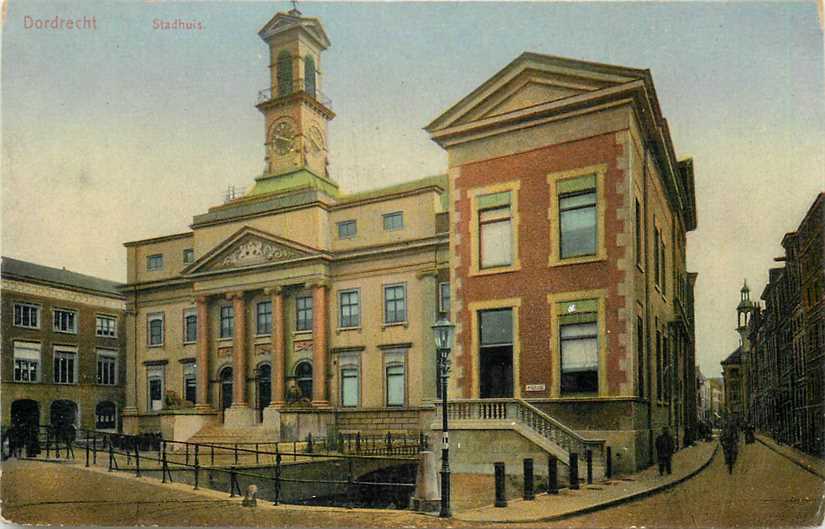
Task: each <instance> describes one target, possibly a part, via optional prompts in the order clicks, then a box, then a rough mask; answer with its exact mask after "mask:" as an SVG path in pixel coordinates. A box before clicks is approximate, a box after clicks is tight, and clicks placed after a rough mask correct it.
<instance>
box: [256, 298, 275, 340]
mask: <svg viewBox="0 0 825 529" xmlns="http://www.w3.org/2000/svg"><path fill="white" fill-rule="evenodd" d="M266 303H269V332H263V333H262V332H261V329H260V326H261V325H260V323H261V321H260V319H259V317H260V315H261V312H260V307H261V305H264V304H266ZM273 316H274V314H272V300H269V299H264V300H261V301H258V302H256V303H255V336H272V326H273V324H274V323H275V321H274V320H273V318H272V317H273Z"/></svg>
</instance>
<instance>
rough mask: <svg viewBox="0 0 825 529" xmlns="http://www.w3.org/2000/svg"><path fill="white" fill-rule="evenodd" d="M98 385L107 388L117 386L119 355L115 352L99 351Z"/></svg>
mask: <svg viewBox="0 0 825 529" xmlns="http://www.w3.org/2000/svg"><path fill="white" fill-rule="evenodd" d="M97 383H98V384H103V385H106V386H114V385H115V384H117V353H116V352H115V351H109V350H101V349H98V351H97Z"/></svg>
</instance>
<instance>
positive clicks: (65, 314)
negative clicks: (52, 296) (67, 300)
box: [52, 309, 77, 334]
mask: <svg viewBox="0 0 825 529" xmlns="http://www.w3.org/2000/svg"><path fill="white" fill-rule="evenodd" d="M52 312H53V313H54V330H55V331H57V332H66V333H70V334H77V311H75V310H69V309H54V310H53V311H52Z"/></svg>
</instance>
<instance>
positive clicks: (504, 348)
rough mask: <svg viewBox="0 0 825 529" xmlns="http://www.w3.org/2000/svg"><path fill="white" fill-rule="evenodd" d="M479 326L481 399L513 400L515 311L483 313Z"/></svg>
mask: <svg viewBox="0 0 825 529" xmlns="http://www.w3.org/2000/svg"><path fill="white" fill-rule="evenodd" d="M478 323H479V341H480V343H479V347H480V350H479V364H480V365H479V391H480V396H481V398H511V397H512V396H513V309H512V308H504V309H493V310H483V311H480V312H479V313H478Z"/></svg>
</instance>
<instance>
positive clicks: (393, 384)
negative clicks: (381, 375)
mask: <svg viewBox="0 0 825 529" xmlns="http://www.w3.org/2000/svg"><path fill="white" fill-rule="evenodd" d="M403 405H404V364H389V365H387V406H403Z"/></svg>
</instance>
